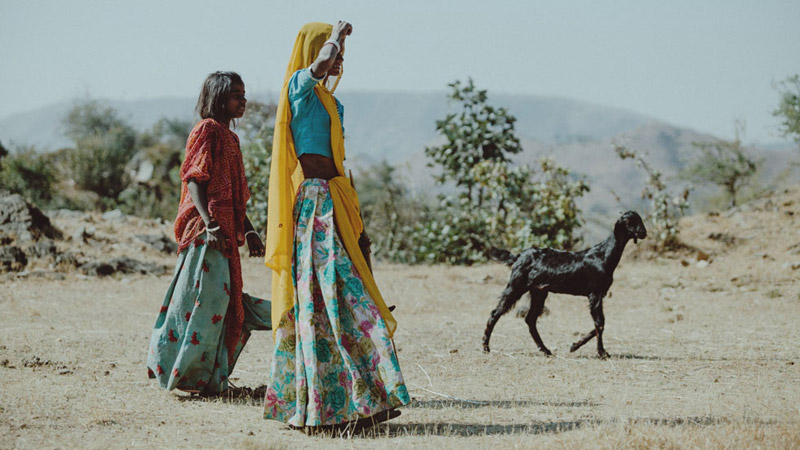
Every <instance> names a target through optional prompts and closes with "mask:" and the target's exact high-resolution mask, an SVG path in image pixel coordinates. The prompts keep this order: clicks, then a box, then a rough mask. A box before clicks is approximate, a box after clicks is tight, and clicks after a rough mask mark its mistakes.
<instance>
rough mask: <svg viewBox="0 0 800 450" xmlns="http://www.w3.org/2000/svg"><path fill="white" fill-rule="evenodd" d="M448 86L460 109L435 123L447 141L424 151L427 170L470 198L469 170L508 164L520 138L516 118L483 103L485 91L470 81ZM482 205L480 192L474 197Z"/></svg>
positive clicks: (520, 148) (473, 183) (471, 176)
mask: <svg viewBox="0 0 800 450" xmlns="http://www.w3.org/2000/svg"><path fill="white" fill-rule="evenodd" d="M448 86H450V88H451V93H450V95H449V96H448V98H449V99H450V100H451V101H453V102H458V103H460V105H461V111H460V112H459V113H457V114H448V115H447V116H446V117H445V118H444V120H437V121H436V130H437V131H439V132H440V133H441V134H442V135H444V137H445V138H446V139H447V143H445V144H443V145H440V146H437V147H426V148H425V154H426V155H427V156H428V157H429V158H430V159H431V160H432V161H431V162H430V163H428V165H429V167H433V166H434V165H438V166H439V167H441V169H442V173H441V174H440V175H439V176H438V177H437V181H438V182H440V183H445V182H448V181H452V182H454V183H455V184H456V186H458V187H465V188H466V190H467V193H466V195H467V196H468V197H472V196H473V186H474V185H475V184H476V180H475V178H474V176H473V175H472V174H471V170H472V169H473V168H474V167H475V166H477V165H478V164H479V163H481V162H482V161H497V162H508V157H509V155H513V154H517V153H519V152H521V151H522V147H521V145H520V142H519V138H517V136H516V135H515V134H514V122H516V120H517V119H516V118H515V117H514V116H512V115H510V114H508V111H507V110H506V108H496V107H493V106H490V105H488V104H487V103H486V100H487V98H488V97H487V94H486V92H487V91H486V90H481V89H477V88H476V87H475V83H474V82H473V81H472V78H470V79H468V80H467V83H465V84H464V85H463V86H462V83H461V81H458V80H457V81H454V82H453V83H450V84H449V85H448ZM475 194H476V195H477V202H475V204H476V205H477V206H480V205H481V204H482V200H483V198H482V196H483V190H479V192H477V193H475Z"/></svg>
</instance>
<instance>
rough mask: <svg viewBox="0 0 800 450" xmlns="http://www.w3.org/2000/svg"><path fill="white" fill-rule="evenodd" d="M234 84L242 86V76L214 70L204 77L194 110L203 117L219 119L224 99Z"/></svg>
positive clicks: (223, 107)
mask: <svg viewBox="0 0 800 450" xmlns="http://www.w3.org/2000/svg"><path fill="white" fill-rule="evenodd" d="M234 84H241V85H243V86H244V81H242V77H240V76H239V74H238V73H236V72H214V73H212V74H209V75H208V76H207V77H206V80H205V81H204V82H203V88H202V89H201V90H200V97H199V98H198V99H197V106H195V107H194V110H195V112H197V114H198V115H200V117H201V118H203V119H208V118H209V117H211V118H214V119H219V118H220V117H221V116H222V115H223V111H224V110H225V101H226V100H228V96H229V95H230V94H231V89H232V88H233V85H234Z"/></svg>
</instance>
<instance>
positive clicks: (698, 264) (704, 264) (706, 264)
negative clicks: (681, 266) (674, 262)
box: [695, 259, 708, 269]
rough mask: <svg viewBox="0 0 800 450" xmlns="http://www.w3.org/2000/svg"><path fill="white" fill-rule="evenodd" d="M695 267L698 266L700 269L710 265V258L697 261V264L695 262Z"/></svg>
mask: <svg viewBox="0 0 800 450" xmlns="http://www.w3.org/2000/svg"><path fill="white" fill-rule="evenodd" d="M695 267H697V268H698V269H705V268H706V267H708V260H705V259H704V260H701V261H697V264H695Z"/></svg>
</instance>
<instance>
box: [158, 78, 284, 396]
mask: <svg viewBox="0 0 800 450" xmlns="http://www.w3.org/2000/svg"><path fill="white" fill-rule="evenodd" d="M244 95H245V92H244V83H243V82H242V79H241V77H239V75H238V74H236V73H234V72H215V73H212V74H211V75H209V76H208V77H207V78H206V80H205V82H204V83H203V88H202V91H201V92H200V98H199V99H198V100H197V108H196V111H197V113H198V114H199V115H200V117H201V118H202V119H203V120H201V121H200V122H198V123H197V125H195V127H194V129H193V130H192V132H191V134H190V135H189V139H188V141H187V142H186V158H185V160H184V162H183V164H182V165H181V172H180V174H181V181H182V184H181V201H180V206H179V207H178V217H177V218H176V219H175V239H176V240H177V241H178V262H177V264H176V265H175V275H174V277H173V278H172V283H171V284H170V286H169V289H167V295H166V296H165V297H164V303H163V305H162V306H161V311H160V312H159V314H158V318H157V319H156V324H155V327H154V329H153V335H152V337H151V339H150V351H149V353H148V356H147V369H148V370H147V372H148V375H149V376H150V378H156V379H158V382H159V384H160V385H161V387H163V388H165V389H168V390H172V389H175V388H178V389H180V390H183V391H187V392H198V393H210V394H213V393H218V392H221V391H224V390H225V389H227V388H228V376H229V375H230V373H231V371H233V366H234V365H235V364H236V359H237V357H238V356H239V353H240V352H241V350H242V347H244V345H245V343H246V342H247V339H248V338H249V337H250V332H251V331H253V330H269V329H271V328H272V325H271V319H270V308H271V305H270V302H269V301H265V300H261V299H257V298H255V297H251V296H249V295H247V294H244V293H242V266H241V261H240V259H239V250H238V247H240V246H241V245H242V244H244V242H245V241H247V246H248V248H249V249H250V256H263V255H264V244H263V243H262V242H261V239H260V238H259V237H258V233H256V232H255V231H254V230H253V225H252V224H251V223H250V220H249V219H248V218H247V215H246V214H245V203H247V199H248V198H250V191H249V190H248V188H247V179H246V178H245V174H244V166H243V164H242V154H241V151H240V150H239V138H238V137H237V136H236V134H234V133H233V132H232V131H231V130H230V124H231V121H232V120H233V119H238V118H240V117H242V115H243V114H244V110H245V106H246V105H247V99H245V96H244Z"/></svg>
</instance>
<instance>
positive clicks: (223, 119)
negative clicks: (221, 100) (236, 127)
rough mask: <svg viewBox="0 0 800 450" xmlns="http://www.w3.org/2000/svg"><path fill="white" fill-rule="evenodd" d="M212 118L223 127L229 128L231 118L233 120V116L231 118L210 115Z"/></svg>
mask: <svg viewBox="0 0 800 450" xmlns="http://www.w3.org/2000/svg"><path fill="white" fill-rule="evenodd" d="M212 119H214V120H216V121H217V122H219V123H221V124H222V125H225V128H230V127H231V120H233V118H231V117H212Z"/></svg>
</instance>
